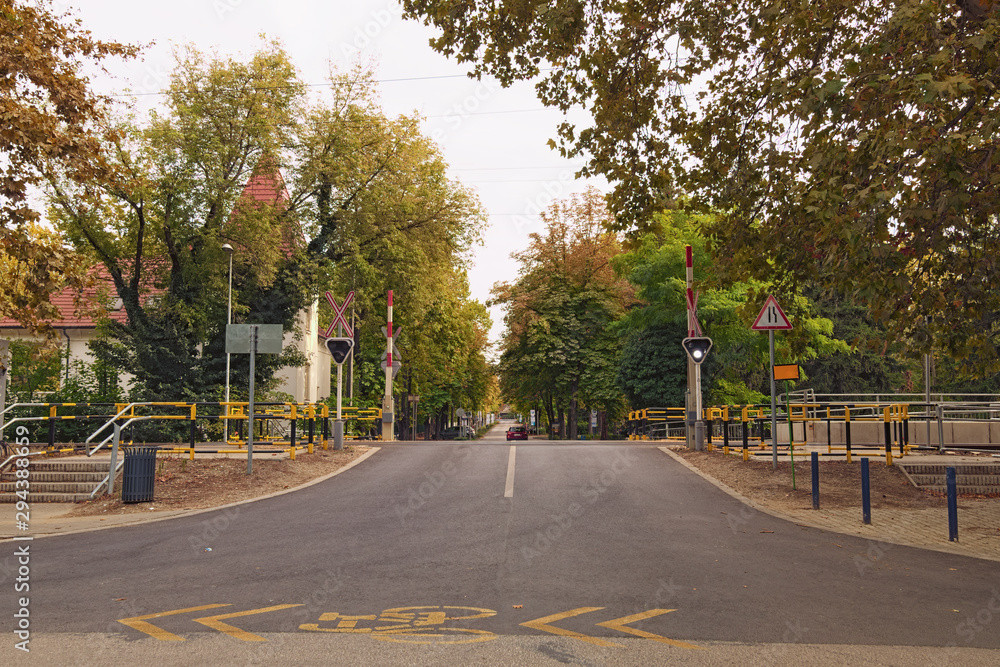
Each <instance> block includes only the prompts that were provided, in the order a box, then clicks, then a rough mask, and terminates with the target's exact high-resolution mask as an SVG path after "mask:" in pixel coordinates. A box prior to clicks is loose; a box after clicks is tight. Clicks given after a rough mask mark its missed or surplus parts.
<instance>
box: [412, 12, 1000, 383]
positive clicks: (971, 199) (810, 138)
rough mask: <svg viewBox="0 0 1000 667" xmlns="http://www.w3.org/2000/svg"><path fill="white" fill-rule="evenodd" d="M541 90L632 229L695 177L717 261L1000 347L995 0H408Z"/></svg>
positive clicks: (686, 191)
mask: <svg viewBox="0 0 1000 667" xmlns="http://www.w3.org/2000/svg"><path fill="white" fill-rule="evenodd" d="M404 6H405V8H406V9H407V11H408V12H409V15H410V16H414V17H418V18H421V19H423V20H424V21H425V22H426V23H428V24H433V25H435V26H437V27H438V28H440V30H441V34H440V36H438V37H437V38H435V39H434V40H432V45H433V46H434V47H435V48H436V49H438V50H439V51H441V52H443V53H445V54H448V55H452V56H455V57H456V58H457V59H458V60H459V61H463V62H472V63H475V69H474V73H475V74H486V73H488V74H492V75H495V76H497V77H498V78H499V79H500V80H501V81H502V82H503V83H504V84H509V83H510V82H512V81H513V80H515V79H529V78H534V77H540V79H539V81H538V83H537V86H536V89H537V91H538V96H539V98H540V99H541V100H542V102H543V103H545V104H547V105H550V106H554V107H558V108H560V109H563V110H568V109H569V108H571V107H574V106H580V107H584V108H586V109H587V110H588V111H589V112H590V113H591V115H592V121H593V122H592V123H591V124H590V125H589V126H578V125H575V124H573V123H571V122H565V123H563V124H562V125H561V126H560V127H559V128H558V147H559V148H560V150H561V151H562V152H563V153H564V154H565V155H568V156H583V157H585V158H587V159H589V162H588V165H587V166H586V167H585V168H584V169H583V170H582V172H583V173H584V174H595V173H599V174H604V175H606V176H607V177H608V178H609V180H611V181H612V182H613V183H614V184H615V186H616V188H615V191H614V193H613V195H612V197H611V200H610V201H611V206H612V209H613V210H614V212H615V214H616V216H617V218H616V219H617V224H618V225H619V227H620V228H626V227H632V228H634V227H641V226H642V225H644V224H646V223H648V221H649V220H650V214H651V213H652V212H653V211H656V210H659V209H662V208H665V207H667V206H668V205H669V203H670V202H672V201H677V200H681V199H682V197H681V196H682V195H683V196H685V197H686V196H691V197H693V199H691V203H692V205H693V206H694V207H696V208H699V209H701V210H709V209H711V210H715V211H718V212H719V214H718V215H717V217H715V218H714V220H713V221H712V224H711V226H709V227H708V228H707V232H708V233H709V238H710V242H711V247H712V251H713V254H714V256H715V258H716V260H717V261H718V262H719V269H720V277H722V278H726V279H728V280H729V281H737V280H748V279H755V280H758V281H762V282H766V283H769V284H774V285H775V286H777V287H778V288H782V289H783V290H784V291H785V293H786V294H792V293H794V292H795V289H796V288H801V287H803V286H805V285H808V284H813V285H817V286H819V287H820V288H822V289H823V290H826V291H828V292H831V293H836V294H840V295H846V296H850V297H854V298H856V299H857V300H858V302H859V304H860V305H863V306H865V307H867V308H869V309H870V310H871V312H872V314H873V316H874V317H875V318H876V319H877V320H878V321H879V322H881V323H883V324H886V325H888V326H891V327H892V329H893V330H894V331H895V333H896V335H897V336H899V337H901V338H902V339H903V340H904V341H906V342H907V343H908V344H909V346H910V348H911V349H912V350H913V351H916V352H920V351H927V350H929V349H930V348H931V346H932V345H934V346H936V347H939V348H940V349H942V350H943V351H944V352H945V353H947V354H949V355H951V356H955V357H958V358H962V359H967V360H969V361H970V362H971V363H970V364H969V366H972V367H974V368H973V369H972V370H974V371H978V372H987V371H989V370H990V369H995V368H997V367H998V366H1000V357H998V354H997V342H998V321H997V313H998V312H1000V291H998V290H996V289H995V286H996V285H997V284H998V282H1000V260H998V255H997V253H996V251H995V250H996V247H997V246H998V243H1000V223H998V218H997V210H998V204H1000V151H998V148H1000V125H998V122H997V118H998V108H1000V92H998V84H1000V3H998V2H995V1H994V0H969V1H962V2H957V3H956V2H954V1H952V0H897V1H895V2H891V3H885V2H875V1H871V0H864V1H861V2H858V1H854V0H831V1H827V2H820V3H816V2H813V3H798V2H787V1H779V2H771V1H764V0H745V1H742V2H731V1H727V2H719V1H717V0H708V1H700V2H692V1H690V0H669V1H666V2H653V1H651V0H640V1H637V2H627V3H621V2H608V1H606V0H577V1H574V2H558V3H557V2H541V3H535V2H522V1H521V0H504V1H501V2H495V3H483V2H466V1H464V0H407V1H406V2H404Z"/></svg>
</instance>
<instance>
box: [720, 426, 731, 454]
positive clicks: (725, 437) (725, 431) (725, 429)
mask: <svg viewBox="0 0 1000 667" xmlns="http://www.w3.org/2000/svg"><path fill="white" fill-rule="evenodd" d="M732 423H733V422H732V421H731V420H729V419H726V420H725V421H723V422H722V453H723V454H725V455H726V456H729V425H730V424H732Z"/></svg>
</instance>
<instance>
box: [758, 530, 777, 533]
mask: <svg viewBox="0 0 1000 667" xmlns="http://www.w3.org/2000/svg"><path fill="white" fill-rule="evenodd" d="M760 532H762V533H773V532H774V531H773V530H762V531H760Z"/></svg>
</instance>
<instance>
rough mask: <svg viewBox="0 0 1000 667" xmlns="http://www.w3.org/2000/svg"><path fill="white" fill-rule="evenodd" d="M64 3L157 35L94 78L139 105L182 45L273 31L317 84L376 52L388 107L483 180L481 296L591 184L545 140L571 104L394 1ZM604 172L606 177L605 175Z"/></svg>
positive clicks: (148, 99)
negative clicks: (474, 59)
mask: <svg viewBox="0 0 1000 667" xmlns="http://www.w3.org/2000/svg"><path fill="white" fill-rule="evenodd" d="M55 6H56V8H57V9H68V10H70V11H72V12H73V13H74V14H75V15H77V16H78V17H79V18H80V19H81V20H82V22H83V24H84V26H85V27H86V28H87V29H89V30H91V32H93V33H94V35H95V36H96V37H99V38H102V39H113V40H116V41H120V42H128V43H142V44H149V43H152V44H151V45H150V46H148V47H147V48H146V49H145V50H144V55H143V57H142V59H141V60H140V61H135V62H130V63H128V64H124V65H116V66H114V67H113V68H112V73H113V75H114V76H113V78H106V77H104V78H100V79H95V80H94V82H93V84H94V88H95V90H96V91H98V92H102V93H116V92H117V93H124V92H127V91H131V92H132V93H134V94H136V103H137V105H138V107H139V108H140V109H145V108H150V107H152V106H154V105H155V104H156V103H157V100H158V99H159V98H160V96H159V95H157V94H156V93H157V92H158V91H160V90H161V89H162V88H163V87H165V85H166V83H167V78H168V76H169V74H170V72H171V70H172V69H173V66H174V58H173V52H172V49H173V47H174V46H177V45H183V44H187V43H191V44H194V45H195V46H196V47H197V48H198V49H199V50H202V51H208V52H211V51H216V52H218V53H219V54H220V55H229V56H239V55H243V56H248V55H249V54H252V53H253V52H254V51H255V50H256V49H257V48H258V47H259V45H260V43H261V41H260V34H261V33H265V34H266V35H267V37H268V38H277V39H279V40H281V41H282V42H283V44H284V47H285V48H286V49H287V50H288V52H289V54H290V56H291V58H292V60H293V62H294V63H295V65H296V66H297V67H298V68H299V71H300V73H301V77H302V79H303V80H304V81H305V82H307V83H310V84H322V83H323V82H324V81H326V80H327V73H328V67H329V63H331V62H332V63H333V64H334V65H335V66H337V67H340V68H342V69H346V68H347V67H349V66H350V65H351V64H352V63H354V62H356V61H357V60H358V59H359V58H361V59H362V60H364V61H368V60H369V59H370V60H372V61H373V62H374V71H375V75H376V78H377V79H379V80H380V82H381V83H380V84H379V88H380V91H381V100H382V107H383V110H384V111H385V113H386V114H388V115H397V114H402V113H412V112H413V111H414V110H416V111H418V112H419V113H421V114H422V115H423V116H424V117H426V120H425V121H424V132H425V133H426V134H427V135H429V136H431V137H433V138H434V139H435V141H436V142H437V143H438V145H439V146H440V147H441V150H442V152H443V154H444V157H445V160H446V161H447V162H448V164H449V165H450V171H451V175H452V176H453V177H455V178H458V179H460V180H461V181H462V182H463V183H465V184H466V185H468V186H470V187H472V188H475V190H476V191H477V192H478V194H479V197H480V199H481V201H482V203H483V205H484V206H485V208H486V210H487V211H488V212H489V215H490V227H489V229H488V230H486V231H485V234H484V239H485V245H484V246H483V247H481V248H478V249H476V251H475V260H474V262H475V264H474V266H473V268H472V269H471V271H470V274H469V280H470V285H471V289H472V296H473V298H476V299H478V300H480V301H485V300H486V299H487V298H488V297H489V291H490V288H491V287H492V285H493V283H494V282H496V281H499V280H513V279H515V278H516V277H517V266H516V264H515V262H514V261H513V260H512V259H510V253H511V252H514V251H516V250H519V249H521V248H523V247H525V246H526V244H527V236H528V234H530V233H531V232H535V231H540V224H539V219H538V215H537V214H538V212H539V211H540V210H544V208H545V207H546V206H547V205H548V203H549V202H551V201H552V200H553V199H561V198H564V197H566V196H568V195H570V194H572V193H574V192H579V191H582V190H583V189H584V187H585V183H583V182H580V181H575V180H573V173H574V171H575V166H577V164H578V162H577V163H571V162H569V161H567V160H564V159H562V158H561V157H559V155H558V154H557V153H556V152H555V151H552V150H551V149H549V148H548V146H547V145H546V141H547V140H548V139H549V138H551V137H553V136H554V135H555V128H556V125H557V124H558V123H559V122H561V121H562V120H563V117H562V114H560V113H559V112H558V111H554V110H548V109H544V108H543V107H542V106H541V104H540V103H539V102H538V100H537V99H536V98H535V94H534V88H533V86H532V85H531V84H528V83H525V84H520V85H517V86H515V87H513V88H510V89H503V88H501V87H500V86H499V85H498V84H496V83H495V82H493V81H483V82H477V81H474V80H470V79H468V78H466V77H465V76H464V74H465V73H466V71H467V68H466V67H463V66H460V65H458V64H457V63H456V62H454V61H453V60H448V59H447V58H445V57H444V56H441V55H439V54H437V53H436V52H434V51H433V50H432V49H431V48H430V46H429V45H428V43H427V41H428V39H429V38H430V37H432V36H434V31H433V30H432V29H430V28H426V27H424V26H423V25H421V24H420V23H418V22H415V21H404V20H403V19H402V8H401V7H400V5H398V4H396V3H395V2H392V1H388V2H386V1H385V0H354V1H347V0H333V1H330V0H284V1H283V2H274V1H273V0H172V1H171V2H155V3H137V2H134V0H131V1H126V0H86V1H83V0H74V1H71V2H68V1H60V2H56V3H55ZM578 120H581V121H582V120H585V118H584V117H583V116H579V117H578ZM594 184H595V185H597V186H598V187H600V188H601V189H602V190H606V189H607V188H606V186H605V185H604V184H603V182H594ZM492 315H493V320H494V322H493V332H492V336H491V338H492V340H493V341H494V342H495V341H496V340H497V339H498V336H499V333H500V331H501V330H502V326H501V325H502V322H501V317H502V316H501V313H500V312H499V310H498V309H493V311H492Z"/></svg>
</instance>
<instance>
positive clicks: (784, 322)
mask: <svg viewBox="0 0 1000 667" xmlns="http://www.w3.org/2000/svg"><path fill="white" fill-rule="evenodd" d="M750 328H751V329H753V330H754V331H787V330H789V329H791V328H792V323H791V322H789V321H788V317H787V316H786V315H785V311H783V310H782V309H781V306H779V305H778V301H777V300H776V299H775V298H774V297H773V296H771V295H768V297H767V301H765V302H764V307H763V308H761V309H760V314H759V315H757V319H756V320H754V323H753V326H752V327H750Z"/></svg>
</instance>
